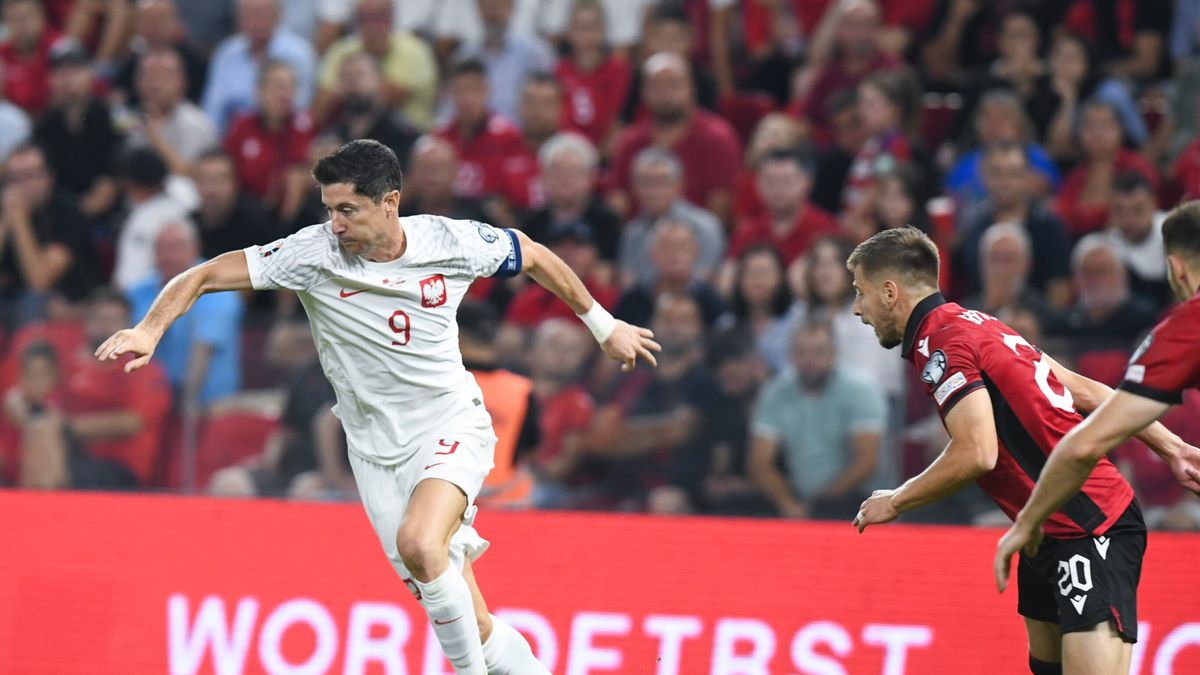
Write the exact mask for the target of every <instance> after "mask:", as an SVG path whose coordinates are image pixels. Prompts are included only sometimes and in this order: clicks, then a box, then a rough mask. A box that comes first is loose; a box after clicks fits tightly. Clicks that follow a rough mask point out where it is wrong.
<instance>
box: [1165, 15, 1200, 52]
mask: <svg viewBox="0 0 1200 675" xmlns="http://www.w3.org/2000/svg"><path fill="white" fill-rule="evenodd" d="M1197 23H1200V2H1198V1H1197V0H1175V14H1174V15H1173V17H1172V19H1171V35H1170V44H1169V45H1168V47H1169V48H1170V53H1171V58H1173V59H1174V60H1175V66H1176V68H1179V67H1182V66H1183V64H1184V63H1185V62H1186V61H1188V60H1189V58H1190V57H1192V56H1196V55H1197V54H1198V53H1200V34H1198V33H1197V32H1196V25H1197Z"/></svg>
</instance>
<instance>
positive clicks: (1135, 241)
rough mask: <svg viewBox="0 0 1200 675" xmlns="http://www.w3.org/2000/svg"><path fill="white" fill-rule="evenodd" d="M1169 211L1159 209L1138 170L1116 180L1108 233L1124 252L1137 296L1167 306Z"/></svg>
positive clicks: (1169, 300)
mask: <svg viewBox="0 0 1200 675" xmlns="http://www.w3.org/2000/svg"><path fill="white" fill-rule="evenodd" d="M1166 218H1167V214H1165V213H1163V212H1162V211H1159V210H1158V204H1157V202H1156V199H1155V196H1154V189H1153V188H1152V187H1151V185H1150V182H1149V181H1148V180H1146V177H1145V176H1143V175H1142V174H1140V173H1137V172H1129V173H1123V174H1121V175H1119V176H1117V177H1116V178H1115V179H1114V180H1113V198H1112V207H1111V208H1110V209H1109V212H1108V226H1107V228H1106V229H1105V233H1106V234H1107V235H1108V237H1109V239H1110V240H1111V241H1112V243H1114V244H1116V246H1117V250H1119V251H1120V253H1121V260H1122V261H1123V262H1124V263H1125V268H1126V269H1127V270H1128V272H1129V287H1130V290H1132V291H1133V292H1134V294H1136V295H1141V296H1143V297H1145V298H1147V299H1149V300H1152V301H1153V302H1155V303H1156V304H1157V305H1158V306H1159V308H1166V307H1167V306H1168V305H1170V304H1171V302H1172V296H1171V285H1170V284H1169V283H1168V282H1167V258H1166V253H1165V252H1164V251H1163V239H1162V225H1163V221H1164V220H1166Z"/></svg>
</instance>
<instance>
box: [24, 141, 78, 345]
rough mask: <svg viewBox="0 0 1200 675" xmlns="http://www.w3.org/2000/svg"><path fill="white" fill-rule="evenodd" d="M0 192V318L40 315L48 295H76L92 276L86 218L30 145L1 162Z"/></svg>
mask: <svg viewBox="0 0 1200 675" xmlns="http://www.w3.org/2000/svg"><path fill="white" fill-rule="evenodd" d="M4 178H5V184H4V191H3V196H2V198H0V206H2V207H3V210H2V212H0V250H2V252H0V298H2V300H0V302H3V304H4V305H5V307H4V311H3V316H0V322H2V323H3V324H4V325H5V326H7V327H10V328H11V327H12V326H13V325H14V324H21V323H25V322H26V321H28V320H31V319H34V318H42V314H43V312H44V310H45V308H46V300H47V299H48V297H49V296H50V295H52V294H53V295H58V296H61V297H63V298H65V299H67V300H68V301H72V302H77V301H79V300H81V299H82V298H83V297H84V296H85V295H87V293H88V291H89V290H90V289H91V287H92V285H93V284H94V283H95V282H96V281H98V277H99V275H98V274H97V271H96V269H95V257H96V256H95V251H94V249H93V247H92V240H91V237H90V236H89V232H88V227H87V222H86V220H85V219H84V217H83V214H82V213H80V212H79V206H78V201H77V200H76V199H75V197H74V196H73V195H71V194H70V193H68V192H66V191H65V190H62V189H61V188H59V187H57V185H56V181H55V179H54V174H53V173H52V172H51V171H50V168H49V167H48V166H47V164H46V156H45V153H43V152H42V150H41V148H39V147H37V146H36V145H30V144H27V145H22V146H19V147H18V148H17V149H16V150H14V151H13V153H12V155H10V156H9V158H8V161H7V162H5V165H4Z"/></svg>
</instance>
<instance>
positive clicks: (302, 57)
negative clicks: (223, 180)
mask: <svg viewBox="0 0 1200 675" xmlns="http://www.w3.org/2000/svg"><path fill="white" fill-rule="evenodd" d="M237 24H238V33H237V34H236V35H232V36H230V37H228V38H226V39H224V40H222V41H221V44H220V45H218V46H217V49H216V51H215V52H214V53H213V56H212V62H211V64H210V65H209V69H208V85H207V88H206V89H205V90H204V104H203V107H204V111H205V112H206V113H208V117H209V119H211V120H212V121H213V123H214V124H216V125H217V133H224V132H225V131H226V130H227V129H228V128H229V125H230V123H231V122H232V121H233V119H234V117H235V116H237V115H240V114H242V113H244V112H246V111H247V110H249V109H250V108H251V107H253V105H254V102H255V88H256V85H257V84H258V83H259V82H261V81H262V79H263V76H262V73H261V72H260V69H261V68H262V67H263V66H264V65H265V64H267V63H269V62H275V61H281V62H283V63H286V64H288V65H289V66H291V69H292V71H293V73H294V76H295V79H296V82H295V84H294V86H293V89H292V92H291V93H292V96H293V102H294V104H295V105H296V107H297V108H307V107H308V105H309V104H310V103H311V102H312V97H313V73H314V71H315V70H316V60H317V57H316V53H315V52H313V48H312V45H311V44H310V43H308V42H307V41H305V40H304V39H302V38H300V37H299V36H297V35H295V34H294V33H292V32H291V31H289V30H287V29H286V28H283V27H281V26H280V25H279V0H238V4H237Z"/></svg>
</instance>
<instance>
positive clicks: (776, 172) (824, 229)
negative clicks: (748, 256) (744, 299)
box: [727, 150, 838, 265]
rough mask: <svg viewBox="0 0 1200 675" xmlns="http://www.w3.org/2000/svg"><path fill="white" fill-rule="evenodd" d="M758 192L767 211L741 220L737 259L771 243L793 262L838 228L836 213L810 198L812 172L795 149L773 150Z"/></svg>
mask: <svg viewBox="0 0 1200 675" xmlns="http://www.w3.org/2000/svg"><path fill="white" fill-rule="evenodd" d="M757 185H758V193H759V194H760V195H762V200H763V206H764V211H763V214H762V215H760V216H757V217H752V218H748V219H746V220H742V221H740V222H738V225H737V227H736V228H735V229H734V231H733V237H732V238H731V240H730V242H729V250H728V252H727V255H728V257H729V258H730V259H735V258H737V257H738V256H740V255H741V254H742V252H743V251H745V250H746V249H748V248H750V247H751V246H754V245H757V244H768V245H770V246H772V247H774V248H775V249H776V250H778V251H779V253H780V254H781V255H782V256H783V261H784V264H785V265H791V264H792V263H793V262H795V261H796V260H797V259H798V258H800V257H801V256H803V255H804V252H805V251H807V250H808V246H809V244H811V243H812V242H813V240H814V239H816V238H817V237H819V236H821V235H823V234H831V233H835V232H837V231H838V224H837V221H836V220H834V219H833V216H831V215H829V214H828V213H825V212H824V211H822V210H821V209H820V208H818V207H816V206H813V205H812V204H811V203H809V201H808V196H809V191H810V189H811V188H812V175H811V173H810V171H809V168H808V166H807V165H806V163H805V161H804V159H803V158H802V157H801V156H800V155H799V153H797V152H795V151H789V150H776V151H774V152H771V153H769V154H768V155H767V156H766V158H765V159H764V160H763V162H762V165H761V166H760V167H759V169H758V181H757Z"/></svg>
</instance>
